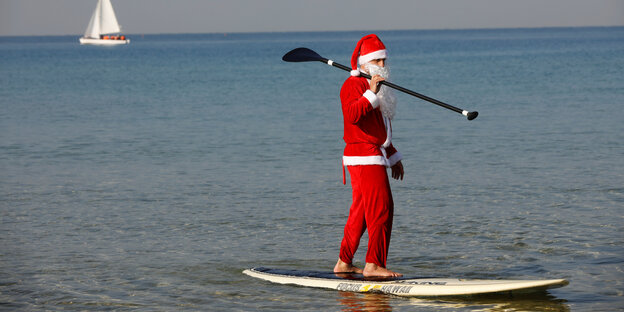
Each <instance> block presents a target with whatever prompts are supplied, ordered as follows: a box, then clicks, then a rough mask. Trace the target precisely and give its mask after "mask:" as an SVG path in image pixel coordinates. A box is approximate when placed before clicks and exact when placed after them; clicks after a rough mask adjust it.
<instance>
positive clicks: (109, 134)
mask: <svg viewBox="0 0 624 312" xmlns="http://www.w3.org/2000/svg"><path fill="white" fill-rule="evenodd" d="M367 33H369V32H306V33H259V34H192V35H145V36H141V35H134V36H133V35H130V36H129V37H130V38H131V40H132V42H131V44H130V45H128V46H123V47H114V48H105V47H92V46H80V45H79V44H78V37H74V36H68V37H1V38H0V309H2V310H61V311H73V310H89V311H108V310H122V311H124V310H141V311H181V310H188V311H209V310H214V311H219V310H238V311H253V310H307V311H372V310H374V311H615V310H624V272H623V271H624V235H623V234H622V233H624V143H623V142H624V27H615V28H548V29H491V30H440V31H434V30H429V31H380V32H377V34H378V35H379V36H380V37H381V38H382V40H383V41H384V42H385V44H386V45H387V47H388V49H389V54H390V57H389V59H388V65H389V67H390V69H391V75H392V78H391V79H390V80H391V81H393V82H394V83H396V84H399V85H401V86H404V87H407V88H410V89H413V90H415V91H417V92H419V93H422V94H426V95H428V96H430V97H433V98H436V99H439V100H442V101H444V102H447V103H449V104H452V105H455V106H458V107H460V108H463V109H467V110H477V111H479V113H480V115H479V117H478V118H477V119H475V120H473V121H467V120H466V119H465V118H464V117H463V116H461V115H459V114H457V113H454V112H451V111H449V110H446V109H443V108H440V107H438V106H435V105H432V104H430V103H428V102H425V101H422V100H419V99H416V98H414V97H411V96H408V95H405V94H400V93H397V97H398V100H399V106H398V115H397V117H396V118H395V121H394V122H393V127H394V140H393V142H394V144H395V146H396V147H397V148H398V149H399V151H401V153H402V154H403V155H404V157H405V159H404V161H403V163H404V166H405V170H406V176H405V180H404V181H392V183H391V185H392V188H393V191H394V198H395V203H396V215H395V222H394V230H393V237H392V244H391V248H390V256H389V260H388V263H389V267H390V268H391V269H395V270H397V271H400V272H402V273H404V274H406V275H416V276H418V275H419V276H440V277H462V278H493V279H498V278H500V279H533V278H540V279H541V278H566V279H569V280H570V282H571V283H570V285H568V286H566V287H564V288H559V289H554V290H551V291H549V292H548V293H540V294H536V295H531V296H521V297H509V296H494V297H485V298H482V297H471V298H456V299H443V298H437V299H423V298H421V299H406V298H400V297H392V296H385V295H379V294H354V293H345V292H337V291H329V290H322V289H311V288H300V287H294V286H285V285H276V284H270V283H266V282H263V281H260V280H256V279H252V278H250V277H248V276H246V275H243V274H242V273H241V272H242V270H243V269H246V268H249V267H253V266H267V267H278V268H294V269H313V270H331V268H333V265H334V263H335V261H336V259H337V256H338V249H339V243H340V239H341V237H342V230H343V226H344V222H345V220H346V217H347V213H348V207H349V204H350V195H351V189H350V186H349V185H347V186H343V185H342V183H341V182H342V181H341V180H342V176H341V173H342V171H341V167H340V163H341V154H342V149H343V142H342V123H341V122H342V116H341V111H340V103H339V99H338V94H339V90H340V86H341V84H342V82H343V81H344V79H345V78H346V77H347V75H348V74H347V73H346V72H343V71H341V70H338V69H336V68H331V67H329V66H326V65H323V64H321V63H285V62H282V61H281V57H282V55H283V54H284V53H286V52H287V51H289V50H290V49H293V48H296V47H300V46H305V47H308V48H311V49H313V50H315V51H317V52H318V53H319V54H321V55H323V56H325V57H327V58H330V59H333V60H334V61H336V62H339V63H342V64H349V58H350V55H351V52H352V50H353V47H354V45H355V42H356V41H357V40H358V39H359V38H360V37H361V36H363V35H365V34H367ZM361 246H362V248H365V246H366V244H365V243H363V244H361ZM356 258H357V261H356V262H357V263H360V264H361V263H362V262H363V258H364V250H363V249H362V250H360V251H359V252H358V254H357V255H356Z"/></svg>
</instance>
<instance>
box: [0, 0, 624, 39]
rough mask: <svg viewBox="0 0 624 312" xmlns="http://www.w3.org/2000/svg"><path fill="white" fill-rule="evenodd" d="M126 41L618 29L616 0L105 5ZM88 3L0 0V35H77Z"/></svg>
mask: <svg viewBox="0 0 624 312" xmlns="http://www.w3.org/2000/svg"><path fill="white" fill-rule="evenodd" d="M112 2H113V6H114V8H115V11H116V13H117V18H118V19H119V23H120V24H121V25H122V29H123V32H124V33H126V34H148V33H227V32H257V31H262V32H265V31H267V32H271V31H319V30H320V31H324V30H388V29H457V28H501V27H504V28H516V27H567V26H614V25H618V26H621V25H624V0H378V1H372V0H315V1H312V0H112ZM95 3H96V0H0V36H6V35H79V34H82V33H83V32H84V29H85V28H86V26H87V23H88V21H89V18H90V17H91V13H92V11H93V9H94V7H95Z"/></svg>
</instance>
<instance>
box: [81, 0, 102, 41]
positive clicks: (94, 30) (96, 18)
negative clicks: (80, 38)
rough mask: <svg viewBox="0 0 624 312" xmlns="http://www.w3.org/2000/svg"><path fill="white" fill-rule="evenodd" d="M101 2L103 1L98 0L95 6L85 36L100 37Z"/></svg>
mask: <svg viewBox="0 0 624 312" xmlns="http://www.w3.org/2000/svg"><path fill="white" fill-rule="evenodd" d="M100 2H101V1H98V4H97V5H96V6H95V11H93V15H91V20H90V21H89V25H88V26H87V30H86V31H85V33H84V36H85V38H100V16H101V15H102V14H101V13H100V12H101V10H100V7H101V5H100Z"/></svg>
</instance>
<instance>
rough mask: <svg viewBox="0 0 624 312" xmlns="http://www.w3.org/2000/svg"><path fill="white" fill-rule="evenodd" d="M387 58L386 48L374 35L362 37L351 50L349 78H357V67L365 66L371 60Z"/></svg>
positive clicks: (358, 72) (358, 73)
mask: <svg viewBox="0 0 624 312" xmlns="http://www.w3.org/2000/svg"><path fill="white" fill-rule="evenodd" d="M386 57H387V53H386V46H385V45H384V44H383V42H381V40H380V39H379V37H377V35H375V34H370V35H366V36H364V37H362V39H360V41H358V43H357V45H356V46H355V50H353V55H352V56H351V69H352V71H351V76H359V75H360V71H359V70H358V65H361V64H366V63H368V62H370V61H372V60H376V59H383V58H386Z"/></svg>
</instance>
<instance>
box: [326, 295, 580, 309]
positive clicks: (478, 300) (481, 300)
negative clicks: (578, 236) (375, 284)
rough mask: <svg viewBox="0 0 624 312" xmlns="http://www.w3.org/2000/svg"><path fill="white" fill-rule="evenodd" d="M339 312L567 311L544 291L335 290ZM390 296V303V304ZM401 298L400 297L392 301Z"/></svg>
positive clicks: (563, 301)
mask: <svg viewBox="0 0 624 312" xmlns="http://www.w3.org/2000/svg"><path fill="white" fill-rule="evenodd" d="M339 293H340V298H339V300H338V301H339V302H340V304H341V305H342V306H343V308H342V311H352V312H355V311H392V310H393V308H392V306H396V307H399V306H400V307H401V308H406V307H412V308H414V310H417V311H418V310H420V308H422V311H431V310H432V309H433V310H445V309H449V310H450V309H460V308H461V309H463V310H466V309H468V310H471V311H484V312H499V311H501V312H502V311H505V312H511V311H559V312H565V311H570V307H569V305H568V304H567V302H566V300H564V299H558V298H556V297H555V296H552V295H551V294H549V293H547V292H539V293H532V294H520V295H517V294H513V295H511V294H509V295H507V294H499V295H486V296H467V297H452V298H401V297H397V296H391V295H386V294H379V293H353V292H342V291H341V292H339ZM391 299H392V305H391V304H390V302H391ZM396 299H404V300H396Z"/></svg>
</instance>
